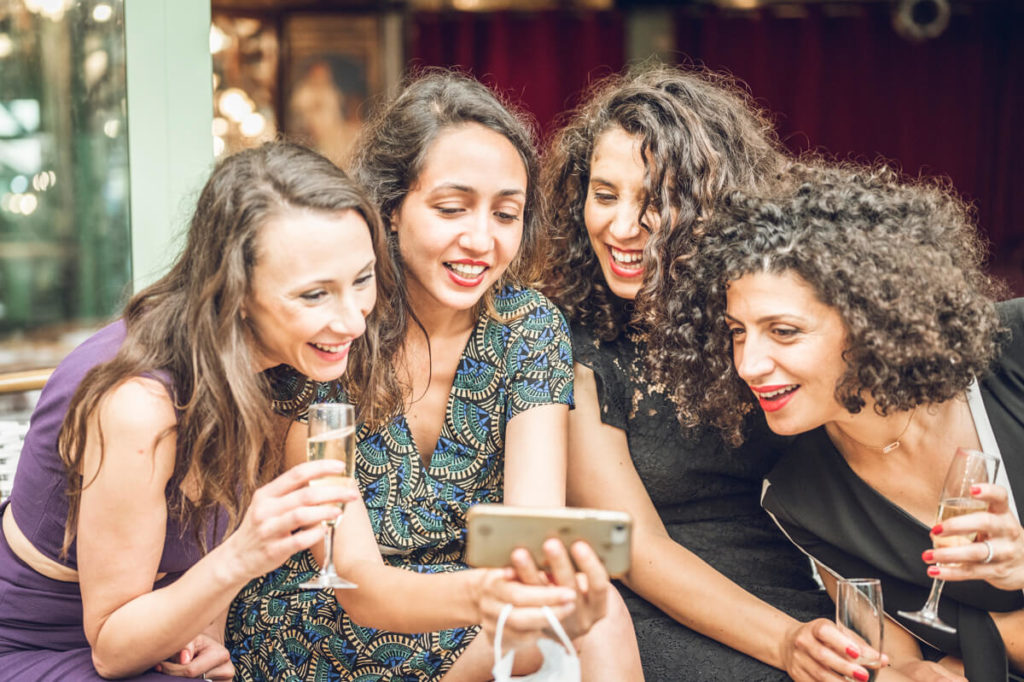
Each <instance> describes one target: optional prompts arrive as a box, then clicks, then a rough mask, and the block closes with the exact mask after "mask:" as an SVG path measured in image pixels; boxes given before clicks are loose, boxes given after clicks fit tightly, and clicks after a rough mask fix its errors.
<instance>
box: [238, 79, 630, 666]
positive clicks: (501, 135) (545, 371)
mask: <svg viewBox="0 0 1024 682" xmlns="http://www.w3.org/2000/svg"><path fill="white" fill-rule="evenodd" d="M354 167H355V173H356V177H357V178H358V179H359V180H360V181H362V182H363V183H364V185H365V186H366V187H367V188H368V190H369V191H370V193H371V195H372V196H373V197H374V198H375V200H376V202H377V204H378V206H379V208H380V212H381V215H382V217H383V219H384V223H385V226H386V229H387V230H388V234H389V238H390V254H391V256H392V259H391V263H390V264H388V263H385V264H384V265H383V266H382V267H388V265H390V266H391V267H393V268H394V271H395V272H396V273H398V274H397V276H398V278H399V280H400V282H401V285H400V286H399V288H398V291H396V292H395V295H394V296H393V297H392V298H391V300H390V301H389V304H390V306H391V308H392V311H391V314H390V316H389V319H390V321H391V323H392V324H391V325H390V327H388V328H385V329H384V330H383V331H382V337H381V338H382V341H383V342H384V343H385V344H388V343H390V344H391V346H390V349H391V352H390V354H388V353H385V354H384V355H383V356H382V357H380V358H375V359H374V360H375V362H379V363H386V364H385V365H384V366H386V367H387V368H388V369H389V372H390V376H388V377H387V379H386V380H387V381H390V382H392V383H393V384H394V385H395V386H397V387H400V388H398V389H397V390H396V391H395V392H394V396H395V403H394V410H393V412H392V413H391V414H390V415H388V418H386V419H383V420H380V421H378V422H366V423H364V424H363V425H362V426H361V427H360V430H359V433H358V447H359V460H358V465H357V470H356V476H357V479H358V481H359V484H360V488H361V490H362V493H363V498H364V502H365V508H366V511H367V512H368V515H369V521H370V524H371V525H372V527H373V531H374V533H375V534H376V538H377V543H378V545H379V547H380V551H381V554H382V556H383V560H384V561H385V562H386V563H388V564H390V565H392V566H399V567H402V568H406V569H408V570H411V571H416V572H428V573H450V572H459V571H461V570H462V569H464V568H465V563H464V561H463V554H464V548H465V528H466V511H467V510H468V509H469V507H470V506H472V505H474V504H477V503H481V502H503V501H504V502H508V503H510V504H521V505H534V506H561V505H563V504H564V499H565V458H566V424H567V419H568V412H569V406H570V405H571V404H572V382H573V376H572V352H571V346H570V341H569V337H568V327H567V325H566V323H565V320H564V319H563V318H562V316H561V314H560V313H559V312H558V309H557V308H555V307H554V306H553V305H552V304H551V303H550V302H549V301H548V300H547V299H546V298H544V297H543V296H542V295H540V294H539V293H537V292H536V291H533V290H531V289H528V288H523V286H522V285H523V283H528V282H531V281H535V280H536V278H537V274H538V273H537V265H538V263H539V261H540V249H541V233H540V230H541V214H540V208H541V204H540V201H539V196H538V189H537V186H536V183H535V182H534V177H535V172H536V169H537V160H536V153H535V151H534V147H533V140H532V135H531V134H530V131H529V128H528V126H526V125H525V124H524V123H523V122H522V120H520V118H519V117H517V116H516V115H514V114H512V113H511V112H510V111H509V110H508V109H507V108H506V107H504V106H503V105H502V104H501V103H500V102H499V101H498V99H497V98H496V97H495V96H494V94H493V93H491V92H490V91H489V90H488V89H487V88H486V87H484V86H483V85H481V84H480V83H478V82H476V81H474V80H472V79H469V78H466V77H464V76H460V75H457V74H453V73H450V72H432V73H429V74H427V75H426V76H423V77H421V78H419V79H417V80H414V81H413V82H411V83H410V84H409V85H408V86H407V87H406V88H405V89H404V91H403V92H402V93H401V94H400V95H399V96H398V97H397V98H396V99H395V100H394V101H392V102H391V103H390V104H389V105H388V106H387V107H386V108H385V110H384V111H383V112H382V113H381V114H380V116H379V117H378V118H377V119H376V120H375V121H373V122H371V123H370V124H369V126H368V128H367V130H366V131H365V133H364V136H363V138H362V139H361V141H360V142H359V144H358V145H357V151H356V156H355V164H354ZM386 327H387V325H386ZM385 348H388V346H387V345H385ZM285 383H286V384H287V383H289V382H288V380H287V378H286V380H285ZM290 384H291V386H292V388H293V389H297V390H298V392H299V395H298V397H297V398H296V399H297V400H299V401H300V402H303V401H306V402H308V400H309V399H310V398H309V396H303V395H302V392H303V391H306V390H310V387H309V386H308V385H305V384H304V383H303V382H301V381H291V382H290ZM313 390H316V391H318V392H319V396H318V399H320V400H323V399H331V398H332V393H334V392H336V391H335V387H333V386H330V385H324V386H321V387H318V388H316V389H313ZM285 393H286V394H287V391H285ZM341 397H342V398H343V399H344V398H345V397H346V396H345V394H344V392H343V391H342V392H341ZM292 432H293V434H292V435H294V437H295V438H296V439H298V440H301V434H302V433H303V432H304V427H303V426H302V425H301V424H297V425H296V426H294V427H293V428H292ZM290 437H292V436H290ZM295 452H296V461H298V460H299V458H301V454H300V450H299V448H295ZM346 521H347V519H346V520H343V521H342V525H344V523H345V522H346ZM344 553H345V548H344V546H342V548H341V549H340V550H339V555H340V558H341V559H342V561H344ZM317 558H318V557H316V552H315V551H314V553H310V552H303V553H300V554H298V555H296V556H295V557H293V558H292V559H291V560H290V561H289V562H288V563H286V564H285V566H284V567H282V568H281V569H280V570H279V571H277V572H275V573H272V574H270V575H269V576H267V577H265V578H264V579H262V580H258V581H255V582H254V583H252V584H251V585H250V586H249V587H248V588H247V589H246V590H245V591H244V592H243V594H242V595H240V597H239V600H238V601H237V602H236V604H235V606H234V608H233V610H232V614H231V617H230V621H229V630H231V631H233V634H232V637H233V639H235V641H237V642H241V643H242V645H240V646H236V647H235V648H234V652H233V653H234V656H233V658H234V661H235V665H236V666H237V667H238V669H239V670H240V671H242V672H243V674H244V675H247V676H249V677H251V678H252V679H289V680H292V679H294V680H313V679H321V678H323V679H344V680H360V681H363V680H365V681H371V680H436V679H441V678H442V677H443V678H444V679H445V680H448V681H453V680H471V679H490V668H491V665H492V664H493V660H492V659H493V652H492V646H491V644H490V642H488V641H485V637H483V636H479V635H478V631H477V628H457V629H449V630H443V631H440V632H427V633H422V634H404V633H407V632H409V630H408V629H406V630H400V631H396V630H399V629H398V628H390V629H389V630H380V629H372V628H366V627H362V626H361V625H359V624H357V623H356V622H354V621H353V619H352V617H351V615H350V613H349V612H348V610H347V609H346V608H345V599H346V597H347V595H346V594H345V593H344V592H342V591H339V592H338V594H337V601H335V599H334V597H332V596H331V595H329V594H327V593H323V594H321V593H296V592H294V591H291V586H293V585H295V584H297V583H299V582H301V581H302V580H303V579H304V578H305V577H307V576H308V575H310V574H311V573H312V572H313V571H314V570H315V569H316V566H317V563H318V562H317V560H316V559H317ZM356 591H358V590H356ZM581 593H582V599H583V600H584V601H586V600H591V602H593V601H600V602H601V603H600V604H595V603H589V604H588V605H587V606H588V607H589V608H590V609H596V610H598V611H603V610H604V608H605V604H604V597H605V595H593V594H589V593H588V591H587V590H585V589H582V590H581ZM613 593H614V591H609V592H608V594H609V595H611V594H613ZM615 606H618V607H619V610H618V611H617V612H616V616H617V617H613V618H606V619H605V620H604V621H602V622H601V623H600V624H598V626H597V627H596V628H595V629H594V631H593V632H592V633H591V634H590V635H589V636H588V637H586V638H584V639H583V640H582V642H581V644H580V646H581V653H582V659H583V662H584V677H587V676H588V670H589V669H591V668H590V667H591V666H592V667H594V668H596V669H598V670H600V671H601V672H599V673H592V674H591V675H590V677H592V678H593V679H616V680H630V679H637V678H638V675H639V660H638V654H637V652H636V648H635V645H633V646H630V645H631V644H632V641H633V635H632V628H631V627H630V626H629V623H628V619H627V618H626V616H625V609H624V608H622V606H621V603H618V604H615V603H614V602H613V603H612V609H613V610H614V608H615ZM406 607H407V605H406V604H403V603H396V604H395V607H394V608H395V611H396V613H400V612H401V611H402V610H403V609H404V608H406ZM580 610H581V611H584V612H585V611H587V609H583V608H581V609H580ZM572 629H573V630H574V634H581V633H582V632H583V631H584V630H583V628H580V627H578V626H574V627H573V628H572ZM612 638H614V639H612ZM613 641H614V642H616V643H617V645H612V642H613ZM246 642H248V643H249V644H248V645H246V644H245V643H246ZM602 642H603V643H602ZM279 652H286V653H285V656H287V657H290V663H291V668H290V670H289V671H288V673H287V675H285V676H284V677H283V678H282V677H281V675H282V673H281V671H280V666H276V667H275V661H276V660H280V658H281V655H280V653H279ZM517 664H519V665H521V667H523V669H525V670H529V669H530V668H531V667H532V668H536V666H537V665H539V660H538V658H537V654H536V652H535V651H533V652H529V654H526V653H525V652H524V655H520V656H518V657H517Z"/></svg>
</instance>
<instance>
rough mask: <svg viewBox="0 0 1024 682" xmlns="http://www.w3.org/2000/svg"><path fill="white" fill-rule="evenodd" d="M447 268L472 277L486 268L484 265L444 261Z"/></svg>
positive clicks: (478, 274) (477, 275)
mask: <svg viewBox="0 0 1024 682" xmlns="http://www.w3.org/2000/svg"><path fill="white" fill-rule="evenodd" d="M445 265H447V266H448V269H450V270H452V271H454V272H455V273H456V274H457V275H461V276H462V277H467V278H469V279H473V278H474V277H479V276H480V273H482V272H483V271H484V270H486V269H487V266H486V265H469V264H468V263H445Z"/></svg>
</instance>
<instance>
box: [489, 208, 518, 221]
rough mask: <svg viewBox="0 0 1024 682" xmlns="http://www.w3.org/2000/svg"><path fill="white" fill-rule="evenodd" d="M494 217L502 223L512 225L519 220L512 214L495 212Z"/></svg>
mask: <svg viewBox="0 0 1024 682" xmlns="http://www.w3.org/2000/svg"><path fill="white" fill-rule="evenodd" d="M494 217H496V218H497V219H498V220H500V221H501V222H503V223H514V222H516V221H517V220H519V216H517V215H515V214H514V213H506V212H505V211H495V212H494Z"/></svg>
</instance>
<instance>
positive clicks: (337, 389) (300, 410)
mask: <svg viewBox="0 0 1024 682" xmlns="http://www.w3.org/2000/svg"><path fill="white" fill-rule="evenodd" d="M264 376H265V377H266V379H267V381H268V382H269V383H270V395H271V397H272V405H273V409H274V412H276V413H277V414H279V415H281V416H283V417H288V418H289V419H292V420H293V421H297V422H301V423H303V424H305V423H306V421H307V414H308V412H309V406H310V405H312V404H313V403H344V402H348V398H347V396H346V395H345V392H344V390H342V388H341V383H340V382H338V381H326V382H321V381H313V380H312V379H310V378H308V377H307V376H305V375H304V374H302V373H300V372H299V371H298V370H296V369H294V368H292V367H289V366H288V365H278V366H277V367H274V368H272V369H269V370H267V371H266V372H265V373H264Z"/></svg>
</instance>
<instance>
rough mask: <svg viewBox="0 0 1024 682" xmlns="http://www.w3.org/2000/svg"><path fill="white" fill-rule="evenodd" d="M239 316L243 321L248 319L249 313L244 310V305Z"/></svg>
mask: <svg viewBox="0 0 1024 682" xmlns="http://www.w3.org/2000/svg"><path fill="white" fill-rule="evenodd" d="M239 315H240V316H241V317H242V319H243V320H245V319H247V318H248V317H249V311H248V310H246V309H245V303H243V304H242V307H241V310H240V312H239Z"/></svg>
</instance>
